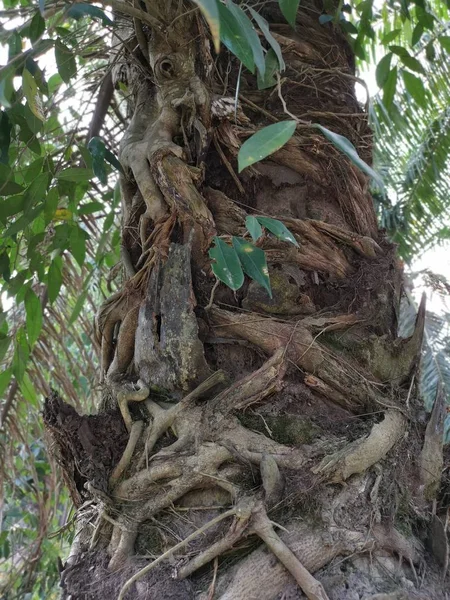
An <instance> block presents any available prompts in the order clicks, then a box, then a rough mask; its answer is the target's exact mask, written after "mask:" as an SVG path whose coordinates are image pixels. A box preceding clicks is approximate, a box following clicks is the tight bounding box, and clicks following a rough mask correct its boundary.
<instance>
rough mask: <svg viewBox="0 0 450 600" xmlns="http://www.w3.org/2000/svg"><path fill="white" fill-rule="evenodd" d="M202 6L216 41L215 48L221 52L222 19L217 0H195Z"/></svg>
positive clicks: (201, 9) (201, 8)
mask: <svg viewBox="0 0 450 600" xmlns="http://www.w3.org/2000/svg"><path fill="white" fill-rule="evenodd" d="M193 2H195V4H197V6H198V7H199V8H200V11H201V12H202V14H203V16H204V17H205V19H206V22H207V23H208V25H209V29H210V31H211V35H212V38H213V42H214V49H215V51H216V52H217V54H219V51H220V19H219V9H218V7H217V0H193Z"/></svg>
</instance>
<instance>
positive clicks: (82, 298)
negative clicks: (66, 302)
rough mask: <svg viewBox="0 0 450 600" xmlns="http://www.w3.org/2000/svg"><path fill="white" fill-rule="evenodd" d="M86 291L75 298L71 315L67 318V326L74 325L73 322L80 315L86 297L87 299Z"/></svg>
mask: <svg viewBox="0 0 450 600" xmlns="http://www.w3.org/2000/svg"><path fill="white" fill-rule="evenodd" d="M87 293H88V291H87V289H85V290H84V291H83V293H82V294H81V295H80V296H79V297H78V298H77V301H76V302H75V306H74V308H73V311H72V314H71V315H70V318H69V325H72V323H75V321H76V320H77V318H78V315H79V314H80V312H81V311H82V309H83V307H84V305H85V303H86V297H87Z"/></svg>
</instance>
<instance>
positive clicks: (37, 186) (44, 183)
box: [24, 173, 50, 210]
mask: <svg viewBox="0 0 450 600" xmlns="http://www.w3.org/2000/svg"><path fill="white" fill-rule="evenodd" d="M49 183H50V173H40V175H38V176H37V177H36V178H35V180H34V181H32V182H31V184H30V185H29V186H28V188H27V189H26V190H25V193H24V210H27V209H28V208H30V207H31V206H33V205H34V204H36V202H39V201H42V200H44V199H45V194H46V193H47V189H48V186H49Z"/></svg>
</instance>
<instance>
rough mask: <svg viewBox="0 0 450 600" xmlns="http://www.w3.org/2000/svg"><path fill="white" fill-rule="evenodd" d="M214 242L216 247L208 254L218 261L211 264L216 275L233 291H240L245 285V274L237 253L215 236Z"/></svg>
mask: <svg viewBox="0 0 450 600" xmlns="http://www.w3.org/2000/svg"><path fill="white" fill-rule="evenodd" d="M213 241H214V243H215V246H214V247H213V248H211V249H210V251H209V253H208V254H209V257H210V258H212V259H213V260H215V261H216V262H215V263H212V264H211V268H212V271H213V273H214V275H215V276H216V277H217V279H220V281H222V282H223V283H224V284H225V285H227V286H228V287H229V288H231V289H232V290H238V289H239V288H240V287H241V285H242V284H243V283H244V273H243V272H242V267H241V263H240V262H239V258H238V256H237V254H236V251H235V250H234V248H231V246H229V245H228V244H226V243H225V242H224V241H223V240H221V239H220V238H219V237H216V236H215V237H214V238H213Z"/></svg>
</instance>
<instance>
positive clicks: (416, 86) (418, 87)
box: [402, 71, 427, 108]
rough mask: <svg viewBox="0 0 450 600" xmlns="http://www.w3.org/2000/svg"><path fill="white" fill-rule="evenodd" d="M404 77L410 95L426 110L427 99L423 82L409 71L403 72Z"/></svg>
mask: <svg viewBox="0 0 450 600" xmlns="http://www.w3.org/2000/svg"><path fill="white" fill-rule="evenodd" d="M402 75H403V81H404V83H405V88H406V91H407V92H408V94H411V96H412V97H413V98H414V100H415V101H416V102H417V104H419V105H420V106H423V107H424V108H425V107H426V106H427V99H426V95H425V86H424V85H423V81H422V80H421V79H420V77H417V76H416V75H413V74H412V73H409V72H408V71H403V73H402Z"/></svg>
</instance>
